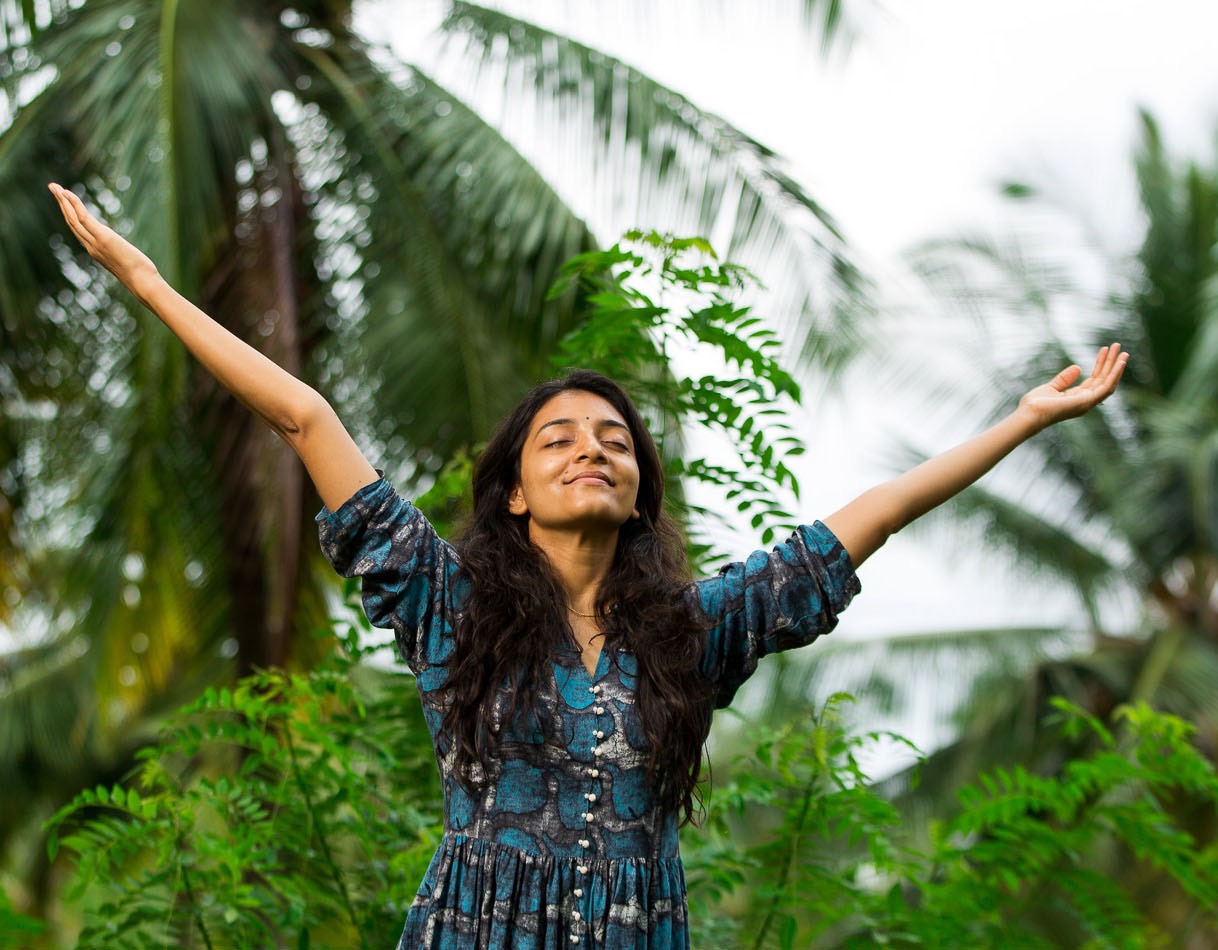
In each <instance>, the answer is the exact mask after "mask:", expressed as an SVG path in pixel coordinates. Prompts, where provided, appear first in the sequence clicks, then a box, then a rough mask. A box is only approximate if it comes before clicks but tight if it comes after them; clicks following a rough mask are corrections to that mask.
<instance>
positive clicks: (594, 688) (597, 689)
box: [588, 686, 601, 693]
mask: <svg viewBox="0 0 1218 950" xmlns="http://www.w3.org/2000/svg"><path fill="white" fill-rule="evenodd" d="M600 691H601V688H600V687H599V686H589V687H588V692H589V693H599V692H600Z"/></svg>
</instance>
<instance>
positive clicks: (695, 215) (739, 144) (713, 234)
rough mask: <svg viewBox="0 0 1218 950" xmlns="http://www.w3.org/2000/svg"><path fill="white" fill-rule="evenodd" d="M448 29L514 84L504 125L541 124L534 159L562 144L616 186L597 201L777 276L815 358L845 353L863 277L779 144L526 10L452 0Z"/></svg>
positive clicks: (493, 72)
mask: <svg viewBox="0 0 1218 950" xmlns="http://www.w3.org/2000/svg"><path fill="white" fill-rule="evenodd" d="M443 29H444V30H445V31H446V33H447V34H448V35H449V36H450V38H452V39H453V40H454V41H458V40H459V41H460V42H461V43H462V44H464V45H463V49H462V54H463V55H462V57H461V61H462V62H465V61H466V60H467V59H468V58H469V57H473V58H474V59H476V60H477V61H478V63H479V64H480V72H479V74H478V77H476V78H477V80H478V82H480V83H481V84H482V85H483V86H490V85H492V84H494V85H498V86H502V87H505V88H507V89H509V90H511V92H512V93H513V95H511V96H509V97H508V98H507V99H506V100H505V103H504V112H503V116H502V118H501V120H500V127H501V128H504V129H507V130H511V129H512V128H533V129H537V130H540V133H541V135H540V136H539V137H538V138H539V141H545V142H546V143H547V145H546V146H545V152H544V153H543V154H535V155H531V156H530V157H531V158H532V160H533V161H534V162H535V163H536V164H538V166H539V167H541V168H543V170H544V169H547V168H549V169H550V170H551V171H552V172H553V173H555V174H556V176H558V177H561V176H560V175H558V173H559V172H560V169H559V168H558V167H557V163H556V162H555V160H554V158H553V156H558V155H561V156H564V159H563V161H564V162H566V163H567V164H569V163H570V162H572V161H577V162H580V163H582V164H584V165H585V166H586V167H587V171H588V174H589V175H590V176H591V177H592V179H593V182H594V183H593V185H592V187H591V189H590V194H595V195H602V196H607V198H608V201H607V202H605V203H602V205H601V207H605V204H607V205H608V207H609V208H612V209H614V210H613V214H612V215H611V217H612V218H613V219H614V220H616V221H619V222H620V223H621V225H622V226H623V227H626V226H642V227H656V228H658V229H660V230H663V231H671V232H676V233H697V234H704V235H706V236H708V237H710V238H711V240H712V242H713V243H714V244H715V245H716V246H717V247H719V248H721V249H722V250H724V251H725V252H726V253H727V254H728V255H729V256H730V257H731V258H732V259H733V260H738V261H740V262H742V263H744V264H746V265H749V266H753V267H755V269H756V270H758V272H759V273H761V274H762V276H763V278H764V277H765V275H766V274H774V275H776V276H777V275H781V276H782V278H783V284H782V286H781V287H776V288H775V293H774V295H773V297H772V298H771V299H770V300H769V303H770V306H771V307H772V308H773V310H774V313H775V315H776V317H777V319H778V320H779V321H780V322H781V323H782V325H784V326H785V327H786V328H787V329H788V330H790V331H791V333H792V335H793V337H797V338H798V339H799V340H800V344H801V350H802V353H803V355H804V357H805V358H806V359H807V360H809V361H810V362H813V363H816V364H817V365H822V366H830V367H831V366H839V365H840V363H841V360H842V358H843V357H844V355H845V354H846V353H847V352H849V351H851V350H852V344H857V342H858V340H859V333H860V328H859V327H857V326H855V325H853V324H852V323H851V322H850V320H851V318H852V317H857V316H858V312H859V311H858V305H859V293H860V291H861V290H862V288H863V286H864V284H865V282H864V280H863V278H862V276H861V275H860V273H859V271H858V269H857V267H856V266H855V265H854V263H853V262H852V261H851V260H850V258H849V256H848V254H847V252H846V249H845V243H844V241H843V240H842V237H841V234H840V232H839V229H838V227H837V224H836V222H834V220H833V219H832V217H831V216H830V215H829V214H828V213H827V212H826V211H825V209H824V208H823V206H822V205H820V203H819V202H817V201H816V200H815V199H814V198H812V197H811V196H810V195H808V194H807V193H806V192H805V191H804V190H803V189H802V188H801V187H800V186H799V185H798V184H797V183H796V182H795V181H794V180H793V179H792V178H791V177H790V175H789V174H788V173H787V172H786V171H785V170H784V167H783V163H782V161H781V159H780V158H779V157H778V156H777V155H776V154H775V153H774V152H773V151H772V150H770V149H768V148H766V147H765V146H763V145H761V144H760V143H759V142H757V141H756V140H755V139H753V138H751V137H750V136H748V135H747V134H745V133H743V132H742V131H740V130H739V129H737V128H735V127H734V126H732V125H731V124H729V123H728V122H726V121H724V120H723V119H722V118H720V117H718V116H715V115H712V114H710V113H707V112H705V111H703V110H700V109H698V108H697V107H696V106H695V105H694V104H693V103H692V102H690V101H689V100H688V99H687V98H685V97H684V96H682V95H681V94H680V93H678V92H676V91H675V90H673V89H670V88H668V87H666V86H664V85H662V84H660V83H658V82H656V81H655V80H653V79H651V78H650V77H648V76H646V75H645V74H643V73H641V72H640V71H638V70H636V69H634V68H632V67H631V66H629V65H628V64H626V63H624V62H621V61H620V60H617V59H615V58H613V57H611V56H607V55H605V54H604V53H601V52H600V51H597V50H594V49H591V48H590V47H587V46H585V45H583V44H580V43H578V42H575V41H574V40H572V39H570V38H569V37H566V36H562V35H560V34H557V33H554V32H552V31H549V30H546V29H543V28H541V27H539V26H537V25H536V24H534V23H531V22H528V21H527V20H523V19H521V18H519V17H514V16H511V15H508V14H506V13H503V12H500V11H497V10H490V9H487V8H485V7H482V6H478V5H476V4H469V3H454V4H453V7H452V9H451V12H450V14H449V16H448V18H447V19H446V21H445V23H444V25H443ZM466 68H468V67H466ZM526 97H531V99H532V103H530V102H529V101H528V99H527V98H526ZM571 200H572V202H573V204H575V206H576V207H577V208H581V207H589V208H590V207H591V204H590V202H589V201H588V200H586V199H584V198H583V196H572V199H571ZM644 211H646V213H647V215H649V216H650V219H649V220H642V218H643V214H644Z"/></svg>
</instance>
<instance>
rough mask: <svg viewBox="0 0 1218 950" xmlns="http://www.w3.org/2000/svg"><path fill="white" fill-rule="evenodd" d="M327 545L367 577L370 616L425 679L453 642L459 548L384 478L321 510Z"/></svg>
mask: <svg viewBox="0 0 1218 950" xmlns="http://www.w3.org/2000/svg"><path fill="white" fill-rule="evenodd" d="M317 524H318V534H319V536H320V538H321V549H322V551H323V552H324V553H325V555H326V557H327V558H328V559H329V561H330V563H331V564H333V565H334V569H335V570H336V571H338V573H339V574H341V575H342V576H343V577H360V578H362V581H363V603H364V613H366V614H367V615H368V620H369V621H370V622H371V623H372V625H373V626H376V627H386V628H389V629H392V630H393V632H394V638H395V639H396V641H397V647H398V652H399V653H401V655H402V658H403V659H404V660H405V661H406V663H407V664H408V665H409V666H410V668H411V669H412V670H413V671H414V672H415V673H416V674H418V675H419V676H420V678H421V679H420V685H423V683H422V677H423V674H424V672H425V671H427V670H428V669H429V668H433V667H438V666H439V665H440V664H442V663H443V661H444V660H445V659H446V658H447V655H448V652H449V651H450V650H451V647H452V617H451V614H452V613H453V611H452V609H451V608H452V603H453V597H454V592H453V587H454V576H455V575H456V569H457V566H458V561H457V556H456V552H455V551H454V550H453V548H452V546H451V545H450V544H448V542H446V541H444V540H443V539H442V538H440V536H439V535H438V534H436V531H435V528H433V527H432V526H431V523H430V522H429V521H428V520H427V519H426V518H425V517H424V516H423V513H422V512H421V511H419V509H417V508H416V507H414V505H412V504H411V503H410V502H408V501H406V500H404V499H403V498H401V497H400V496H399V495H398V493H397V492H396V491H394V489H393V487H392V486H391V485H390V484H389V483H388V482H387V481H386V480H385V479H384V478H381V479H380V480H378V481H375V482H373V483H372V484H370V485H365V486H364V487H363V488H361V489H360V490H359V491H358V492H356V493H355V494H354V495H353V496H352V497H351V498H349V499H348V500H347V501H346V502H344V503H343V504H342V506H341V507H340V508H338V510H337V511H330V510H329V509H328V508H323V509H322V510H321V512H320V513H319V514H318V515H317Z"/></svg>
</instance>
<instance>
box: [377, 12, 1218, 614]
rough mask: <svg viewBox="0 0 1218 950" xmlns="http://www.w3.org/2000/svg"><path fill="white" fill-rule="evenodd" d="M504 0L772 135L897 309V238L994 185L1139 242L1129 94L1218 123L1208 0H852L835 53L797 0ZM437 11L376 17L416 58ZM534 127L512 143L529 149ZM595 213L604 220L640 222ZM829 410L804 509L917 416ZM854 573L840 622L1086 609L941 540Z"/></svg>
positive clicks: (610, 230)
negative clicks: (1045, 189)
mask: <svg viewBox="0 0 1218 950" xmlns="http://www.w3.org/2000/svg"><path fill="white" fill-rule="evenodd" d="M497 5H499V6H502V7H504V8H506V9H509V10H511V11H512V12H515V13H517V14H519V15H521V16H524V17H527V18H529V19H532V20H534V21H536V22H539V23H541V24H543V25H546V26H549V27H552V28H554V29H556V30H558V31H560V32H564V33H567V34H569V35H572V36H574V37H575V38H576V39H579V40H581V41H582V42H585V43H588V44H589V45H592V46H595V47H598V48H600V49H602V50H605V51H606V52H608V53H611V54H613V55H615V56H617V57H619V58H621V59H623V60H625V61H626V62H628V63H630V64H631V65H634V66H637V67H638V68H640V69H642V70H643V71H645V72H648V73H650V74H651V75H653V76H654V77H656V78H657V79H659V80H660V81H661V82H663V83H665V84H666V85H669V86H671V87H673V88H675V89H677V90H678V91H680V92H682V93H683V94H685V95H686V96H687V97H688V98H689V99H690V100H691V101H693V102H695V103H697V104H698V105H699V106H700V107H701V108H704V109H707V110H709V111H711V112H715V113H718V114H719V115H721V116H723V117H724V118H726V119H727V120H729V121H730V122H732V123H733V124H735V125H737V126H739V127H740V128H742V129H743V130H744V131H746V132H748V133H749V134H751V135H752V136H754V137H755V138H757V139H759V140H760V141H762V142H764V143H765V144H767V145H769V146H770V147H772V148H774V149H775V150H776V151H777V152H778V153H779V154H781V155H782V156H784V157H785V158H786V159H787V161H788V162H789V165H790V169H791V171H792V172H793V174H794V177H795V178H796V179H797V180H798V181H800V182H801V183H802V184H803V185H804V186H805V187H806V188H807V189H808V191H809V192H810V193H811V194H812V195H813V196H814V197H815V198H816V199H817V200H819V201H820V202H821V203H822V204H823V205H824V206H825V207H826V208H827V209H828V210H829V212H830V213H831V214H833V215H834V216H835V217H836V218H837V220H838V221H839V223H840V224H841V225H842V227H843V229H844V231H845V233H846V236H847V238H848V240H849V242H850V245H851V247H852V248H853V249H854V251H855V252H856V253H857V254H858V255H859V257H860V258H861V259H862V261H863V263H864V266H865V268H866V269H867V270H868V271H869V272H870V273H872V274H873V275H876V276H877V278H878V281H879V285H880V292H881V295H882V296H883V298H884V299H885V300H887V301H889V302H891V303H892V304H893V305H894V306H896V307H901V306H903V305H905V304H906V303H907V301H906V300H904V299H902V294H903V293H904V292H905V289H906V285H903V280H904V278H903V271H902V269H901V266H900V255H901V252H902V251H903V250H904V249H907V248H908V247H909V246H910V245H912V244H913V243H915V242H917V241H918V240H921V239H925V238H929V237H936V236H951V235H953V234H957V233H959V232H961V231H962V230H966V229H971V228H973V227H982V228H984V227H987V226H988V227H994V228H1001V226H1002V225H1001V223H1000V219H999V217H998V214H997V210H998V204H999V203H998V201H997V199H996V197H995V195H996V187H995V183H996V182H999V181H1004V180H1008V179H1018V180H1028V181H1033V182H1036V183H1040V184H1048V185H1050V186H1052V187H1053V189H1054V191H1055V193H1057V194H1060V195H1063V196H1065V198H1066V200H1068V201H1069V202H1070V203H1071V204H1072V205H1076V206H1077V207H1079V208H1081V209H1082V210H1083V212H1084V214H1086V215H1087V216H1088V218H1089V220H1091V221H1093V222H1095V224H1096V225H1097V226H1098V227H1099V229H1100V233H1101V235H1102V240H1103V243H1104V244H1105V245H1106V246H1108V247H1116V248H1132V246H1133V245H1134V243H1135V241H1136V233H1137V224H1138V222H1137V217H1136V201H1135V196H1134V192H1133V179H1132V161H1131V157H1132V154H1133V149H1134V143H1135V133H1136V122H1137V118H1136V110H1137V107H1138V106H1139V105H1142V106H1146V107H1148V108H1149V109H1150V110H1151V111H1152V112H1153V113H1154V115H1155V116H1156V117H1157V118H1158V120H1159V122H1160V127H1161V129H1162V130H1163V133H1164V137H1165V139H1166V142H1167V144H1168V147H1169V149H1170V150H1172V151H1173V152H1174V153H1176V154H1180V153H1181V152H1188V153H1189V154H1191V155H1195V156H1197V157H1200V158H1201V159H1202V160H1209V157H1210V156H1211V155H1212V154H1213V146H1214V143H1215V141H1216V138H1215V132H1216V131H1218V66H1216V65H1215V60H1216V59H1218V57H1216V56H1215V51H1216V50H1218V45H1216V42H1218V41H1216V40H1215V37H1218V3H1213V2H1211V0H1162V2H1159V3H1156V4H1155V5H1154V6H1153V8H1152V7H1150V6H1148V5H1147V4H1146V3H1145V2H1144V0H1141V2H1133V0H1022V2H1020V3H1018V4H1010V3H1003V4H997V3H986V2H978V0H925V2H922V3H912V2H897V0H888V2H887V3H884V4H883V5H881V4H880V3H877V2H873V0H862V2H859V0H855V3H853V4H851V3H847V4H846V6H847V8H853V9H855V10H858V11H860V12H861V14H862V15H861V16H860V18H859V19H860V28H859V31H858V38H857V40H856V42H855V43H854V45H853V47H852V48H851V49H850V50H849V52H848V53H845V54H843V53H842V52H838V53H837V54H835V55H834V56H832V57H831V58H830V61H829V62H826V60H825V58H824V57H823V56H822V55H820V52H819V50H818V48H817V45H816V43H815V42H814V41H813V40H811V39H810V38H809V36H808V34H807V33H806V32H804V31H801V30H800V29H799V28H797V27H796V26H795V20H794V18H793V17H792V16H791V14H790V13H785V12H781V11H783V10H784V9H789V8H790V7H792V6H794V4H793V3H789V4H787V3H782V2H779V0H753V2H750V3H734V4H732V3H722V2H715V0H702V2H697V0H666V2H664V3H659V4H650V3H649V4H641V3H639V4H631V3H628V2H616V3H612V4H610V3H603V2H602V3H588V2H574V0H528V2H527V3H526V2H522V0H516V2H502V3H499V4H497ZM439 8H440V5H439V4H436V3H432V4H431V5H430V6H428V5H427V4H424V5H422V6H420V5H418V4H411V5H410V6H409V10H410V12H411V15H410V16H409V17H405V16H404V15H403V14H404V12H405V10H406V9H407V7H405V6H404V5H402V4H400V3H394V2H386V3H382V4H380V5H379V6H378V7H375V8H374V10H376V11H377V12H376V13H374V14H372V15H371V16H369V17H368V19H367V21H366V22H367V23H369V24H370V27H369V30H370V33H371V34H372V35H377V36H382V37H388V36H390V35H393V36H396V37H397V39H398V43H399V49H400V50H402V52H403V54H404V56H405V58H406V59H407V61H412V62H418V63H420V64H421V65H427V64H428V63H429V61H430V60H431V59H432V55H431V50H432V48H433V47H434V40H432V39H428V38H427V37H426V34H425V32H424V31H423V30H422V29H420V27H421V25H422V23H423V22H425V20H426V16H423V15H422V11H423V10H425V9H430V10H432V11H435V10H438V9H439ZM636 11H644V12H641V13H640V12H636ZM429 68H430V69H431V70H432V71H433V74H434V75H436V76H437V78H440V79H441V80H444V79H446V78H449V77H446V76H445V73H444V71H443V68H441V67H439V66H432V67H429ZM451 80H452V81H457V82H459V80H460V77H451ZM529 144H530V143H527V142H525V143H518V145H519V147H521V148H522V150H523V151H525V152H526V154H528V152H529ZM537 147H538V148H541V147H542V143H537ZM573 182H574V184H572V183H566V184H564V183H563V182H561V181H560V182H559V183H558V187H559V188H560V190H563V191H566V190H567V189H572V197H573V198H574V199H575V200H574V203H575V205H576V207H577V208H579V207H580V202H579V199H578V196H577V195H575V194H574V193H573V190H574V189H577V188H578V177H575V178H574V179H573ZM584 213H586V214H588V215H589V217H590V219H591V223H592V225H593V227H594V229H595V230H597V231H598V233H601V234H603V235H607V236H608V237H614V236H616V234H617V233H619V232H620V230H622V228H623V227H625V226H627V225H629V224H631V223H633V222H602V221H598V220H595V217H594V214H593V212H592V211H591V210H589V211H587V212H584ZM649 223H650V222H649ZM1079 358H1080V359H1081V358H1082V357H1081V355H1080V357H1079ZM817 408H818V409H819V410H820V411H815V410H813V409H811V408H810V409H809V418H808V420H807V426H808V428H807V437H808V441H809V443H810V444H811V445H812V448H813V451H812V452H811V453H810V458H811V459H813V460H820V464H817V465H814V466H813V467H810V468H809V469H808V470H806V471H805V472H804V473H803V474H802V475H801V481H802V483H803V487H804V502H805V504H806V505H807V506H808V508H809V510H808V511H805V512H802V513H801V514H802V515H805V516H807V517H816V516H823V515H825V514H827V513H828V512H831V511H832V510H834V509H835V508H836V507H837V506H838V505H840V504H841V503H843V502H845V501H847V500H848V499H849V498H850V497H852V496H853V495H854V494H856V493H857V492H858V491H861V490H862V489H864V488H866V487H868V485H870V484H872V483H874V482H875V481H877V480H879V479H881V478H884V477H886V476H887V474H888V471H887V470H886V469H885V468H884V467H883V465H882V464H881V462H880V461H879V460H880V459H882V458H883V457H884V455H885V452H886V451H887V450H888V449H890V448H891V442H892V437H893V433H894V432H903V431H910V430H912V429H913V428H914V427H916V426H917V425H918V423H919V422H920V421H921V419H920V418H919V417H918V414H917V407H916V404H910V405H908V406H903V405H902V404H901V401H900V400H893V399H892V398H891V397H888V398H886V399H884V400H883V401H882V402H877V400H875V399H869V398H868V397H867V396H866V395H865V394H863V393H862V392H860V391H859V390H858V389H850V390H848V391H847V392H846V394H845V397H844V401H843V403H842V404H841V405H823V404H822V405H821V406H819V407H817ZM942 447H943V448H946V447H947V445H946V444H944V445H943V446H942ZM827 458H831V459H832V464H825V460H826V459H827ZM736 544H737V545H738V546H739V547H740V548H741V551H742V553H743V551H744V550H747V549H748V548H750V547H752V546H754V545H755V540H753V539H752V538H750V535H749V533H747V532H744V533H742V534H741V535H740V538H739V540H738V541H737V542H736ZM861 576H862V579H863V583H864V594H863V596H862V597H860V598H859V600H858V601H857V603H856V604H855V605H854V606H852V608H851V610H850V611H849V612H848V613H847V614H846V615H844V617H843V620H842V627H841V633H842V634H843V635H846V636H851V635H862V636H869V635H876V634H880V635H882V634H887V633H890V632H893V631H894V630H911V629H917V630H929V629H942V628H955V629H962V628H972V627H979V626H987V625H995V626H1003V625H1011V624H1017V623H1037V622H1068V621H1069V620H1071V619H1074V618H1077V617H1078V611H1077V609H1076V608H1075V606H1074V605H1073V602H1072V601H1071V599H1070V598H1069V597H1062V596H1056V597H1055V596H1051V595H1050V594H1049V593H1047V592H1045V591H1044V590H1039V591H1038V593H1037V596H1036V597H1035V598H1029V597H1027V596H1024V594H1023V593H1022V589H1021V587H1020V585H1019V582H1018V580H1017V579H1013V578H1012V577H1011V576H1010V575H1009V572H1007V570H1006V569H1005V567H1004V566H1003V565H1001V564H996V563H993V561H992V560H987V559H977V558H973V559H972V560H971V561H970V563H968V564H962V563H960V559H958V558H957V559H954V558H952V557H951V556H950V552H949V551H947V550H946V548H945V546H944V545H943V543H942V539H940V542H939V544H938V545H936V544H935V543H933V541H932V539H931V538H929V537H923V538H909V537H905V536H901V537H898V538H896V539H894V540H893V541H891V542H890V543H889V545H888V546H887V547H886V548H885V549H884V550H882V551H881V552H880V553H879V554H878V555H876V556H875V557H874V558H873V559H872V560H871V561H869V562H868V563H867V564H866V565H865V566H864V568H863V570H862V572H861ZM965 592H967V593H965Z"/></svg>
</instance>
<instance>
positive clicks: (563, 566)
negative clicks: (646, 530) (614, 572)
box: [529, 526, 617, 614]
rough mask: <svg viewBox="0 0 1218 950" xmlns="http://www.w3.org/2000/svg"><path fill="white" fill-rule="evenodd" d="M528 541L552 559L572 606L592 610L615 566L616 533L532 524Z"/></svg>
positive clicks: (551, 562) (588, 612)
mask: <svg viewBox="0 0 1218 950" xmlns="http://www.w3.org/2000/svg"><path fill="white" fill-rule="evenodd" d="M529 540H530V541H532V542H533V543H534V544H535V545H537V547H539V548H540V549H541V551H542V553H543V554H545V556H546V560H547V561H549V562H550V567H551V568H552V569H553V571H554V573H555V574H557V575H558V580H559V582H560V583H561V584H562V586H563V589H564V590H566V592H567V602H568V604H569V605H570V606H571V608H572V609H574V610H576V611H579V612H580V613H584V614H590V613H593V612H594V610H595V608H596V595H597V592H598V591H599V590H600V586H601V583H602V582H603V581H604V579H605V578H606V577H608V576H609V570H610V568H612V567H613V558H614V555H615V553H616V552H617V532H616V531H614V532H613V533H612V534H604V533H596V534H589V533H583V532H573V531H562V532H545V531H538V530H534V529H533V527H532V526H530V530H529Z"/></svg>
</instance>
